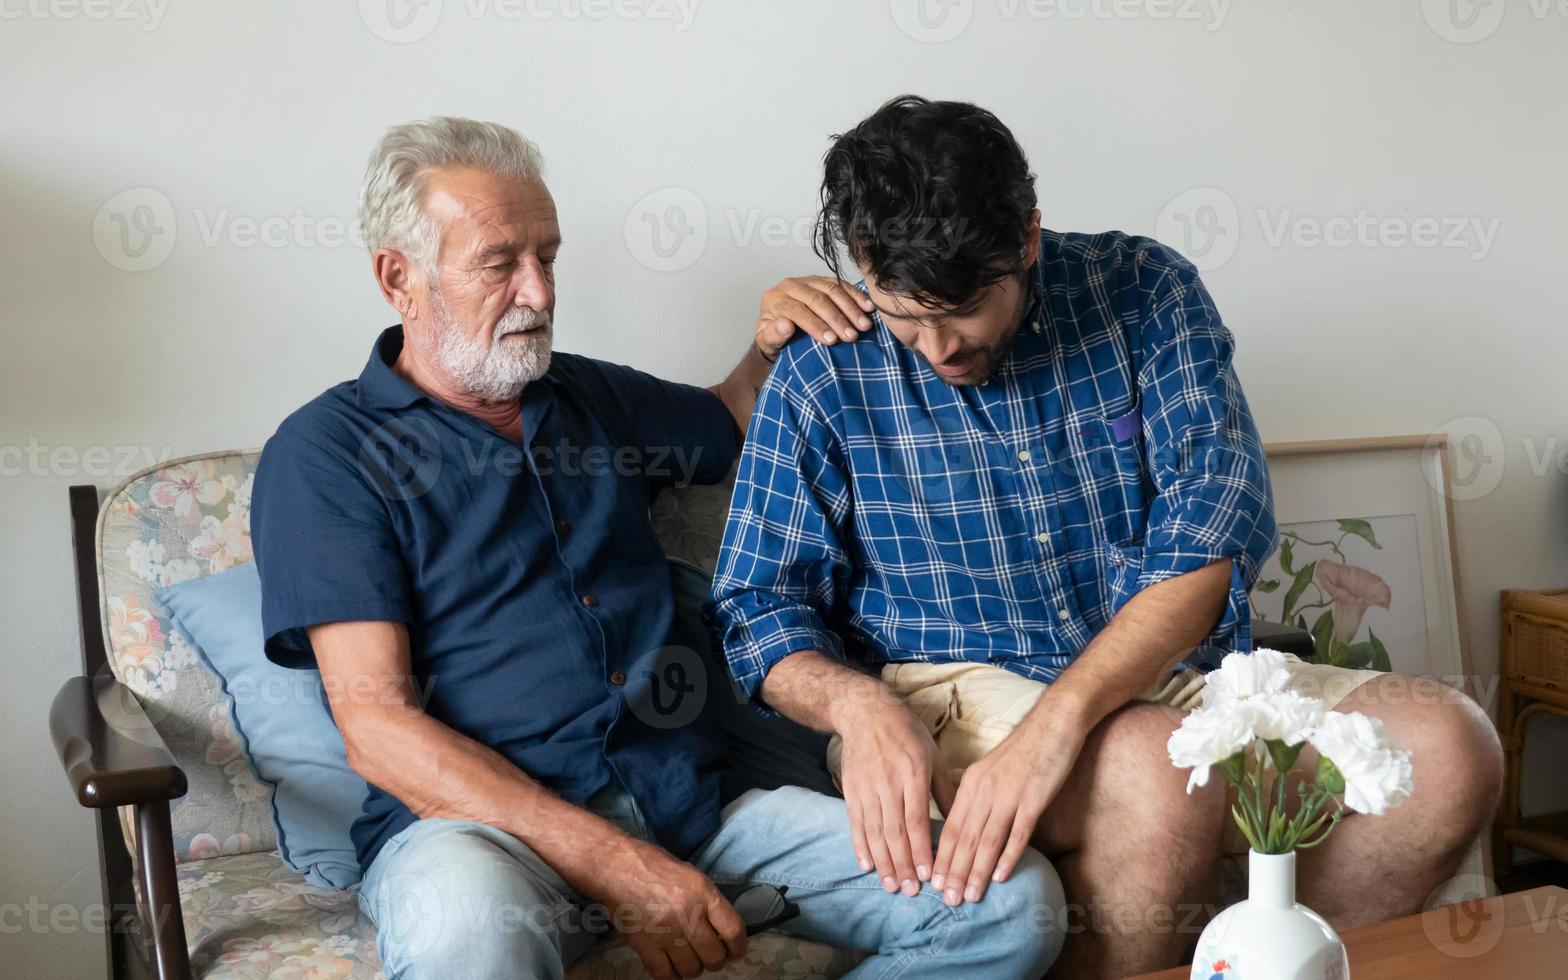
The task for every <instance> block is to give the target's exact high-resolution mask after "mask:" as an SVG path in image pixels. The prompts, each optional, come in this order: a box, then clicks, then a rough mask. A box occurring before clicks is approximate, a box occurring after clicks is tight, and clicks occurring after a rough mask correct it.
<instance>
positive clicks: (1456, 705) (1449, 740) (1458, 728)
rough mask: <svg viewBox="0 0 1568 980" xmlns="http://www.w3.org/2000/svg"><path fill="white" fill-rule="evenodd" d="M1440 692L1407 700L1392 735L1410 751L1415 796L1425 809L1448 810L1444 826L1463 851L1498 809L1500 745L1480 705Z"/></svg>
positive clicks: (1451, 691) (1445, 689)
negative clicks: (1458, 836) (1406, 708)
mask: <svg viewBox="0 0 1568 980" xmlns="http://www.w3.org/2000/svg"><path fill="white" fill-rule="evenodd" d="M1439 688H1440V690H1438V691H1437V692H1436V694H1435V695H1434V696H1431V697H1426V698H1412V707H1411V709H1410V710H1409V712H1408V717H1402V718H1401V719H1400V722H1399V723H1398V727H1397V729H1396V730H1395V731H1394V732H1393V733H1392V734H1393V736H1394V738H1395V739H1396V740H1398V741H1401V742H1403V743H1404V744H1405V747H1406V748H1408V749H1410V751H1411V762H1412V763H1413V765H1414V769H1415V771H1414V784H1415V787H1414V788H1415V793H1416V794H1417V795H1418V797H1419V798H1420V799H1421V800H1422V801H1424V805H1427V806H1439V807H1443V808H1445V809H1446V810H1447V812H1448V816H1449V819H1447V820H1445V821H1444V822H1445V823H1447V825H1449V826H1451V827H1453V828H1455V829H1456V830H1457V831H1462V832H1463V833H1462V836H1463V837H1464V838H1465V839H1464V840H1461V841H1457V842H1456V846H1459V847H1468V846H1469V843H1470V841H1469V838H1470V837H1473V836H1474V835H1475V834H1476V833H1479V831H1480V829H1481V827H1482V826H1483V825H1484V824H1485V823H1486V821H1487V820H1489V819H1490V818H1491V816H1492V814H1493V812H1494V811H1495V810H1496V808H1497V802H1498V799H1499V797H1500V795H1501V793H1502V780H1503V751H1502V745H1501V743H1500V742H1499V740H1498V737H1497V729H1496V728H1495V727H1493V725H1492V722H1491V719H1489V718H1488V717H1487V716H1486V712H1484V711H1482V710H1481V707H1480V706H1479V705H1477V704H1476V703H1475V702H1474V701H1472V700H1471V699H1470V698H1469V697H1467V696H1465V695H1464V694H1462V693H1460V692H1459V691H1456V690H1454V689H1453V688H1451V687H1448V686H1446V685H1439ZM1402 714H1403V713H1402ZM1423 783H1425V784H1426V785H1425V786H1423V785H1422V784H1423Z"/></svg>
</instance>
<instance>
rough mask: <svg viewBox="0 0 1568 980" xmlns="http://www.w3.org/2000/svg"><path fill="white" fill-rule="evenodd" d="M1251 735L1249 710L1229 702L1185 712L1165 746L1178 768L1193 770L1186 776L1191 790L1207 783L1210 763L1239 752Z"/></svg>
mask: <svg viewBox="0 0 1568 980" xmlns="http://www.w3.org/2000/svg"><path fill="white" fill-rule="evenodd" d="M1254 737H1255V734H1254V732H1253V730H1252V715H1251V713H1250V712H1248V711H1245V710H1242V709H1241V707H1240V706H1239V705H1238V704H1236V703H1234V702H1231V703H1226V704H1219V705H1215V706H1214V707H1203V708H1199V709H1197V710H1196V711H1191V712H1188V714H1187V717H1185V718H1183V719H1182V720H1181V725H1180V726H1179V727H1178V728H1177V729H1176V730H1175V731H1174V732H1171V737H1170V741H1168V742H1166V744H1165V748H1166V751H1168V752H1169V753H1170V756H1171V762H1172V763H1173V764H1174V765H1175V766H1176V767H1177V768H1180V769H1191V770H1192V775H1191V776H1189V777H1187V792H1189V793H1191V792H1192V790H1193V787H1195V786H1207V785H1208V783H1209V767H1210V766H1212V765H1215V764H1216V763H1220V762H1224V761H1225V760H1226V759H1229V758H1230V757H1231V756H1233V755H1235V754H1236V753H1237V752H1240V751H1241V750H1242V749H1244V748H1246V747H1247V744H1248V743H1249V742H1251V741H1252V740H1253V738H1254Z"/></svg>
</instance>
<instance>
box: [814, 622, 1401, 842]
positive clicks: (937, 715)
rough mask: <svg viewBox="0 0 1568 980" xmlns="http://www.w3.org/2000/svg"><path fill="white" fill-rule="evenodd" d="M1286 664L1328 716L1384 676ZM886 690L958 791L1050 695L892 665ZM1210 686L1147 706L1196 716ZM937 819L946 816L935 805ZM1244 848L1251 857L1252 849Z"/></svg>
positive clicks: (1193, 685)
mask: <svg viewBox="0 0 1568 980" xmlns="http://www.w3.org/2000/svg"><path fill="white" fill-rule="evenodd" d="M1285 661H1286V663H1285V666H1286V667H1287V668H1288V669H1289V670H1290V684H1289V686H1288V688H1287V689H1288V690H1292V691H1298V692H1300V693H1302V694H1306V695H1309V696H1311V697H1315V698H1318V699H1320V700H1322V701H1323V703H1324V705H1325V706H1326V707H1328V708H1333V707H1335V706H1336V705H1338V704H1339V703H1340V702H1341V701H1343V700H1344V699H1345V698H1346V697H1347V696H1348V695H1349V694H1350V692H1351V691H1353V690H1355V689H1356V688H1357V687H1359V686H1360V685H1362V684H1364V683H1366V682H1367V681H1369V680H1372V679H1373V678H1375V677H1377V676H1379V672H1378V671H1375V670H1351V669H1349V668H1346V667H1332V666H1329V665H1328V664H1314V663H1308V662H1306V661H1304V660H1301V659H1299V658H1297V657H1296V656H1294V655H1292V654H1288V653H1287V654H1285ZM882 682H883V683H884V684H886V685H887V686H888V687H889V688H891V689H892V690H893V693H895V694H897V695H898V696H899V697H900V698H902V699H903V701H904V703H905V704H907V705H908V706H909V709H910V710H911V711H912V712H913V713H914V715H915V717H916V718H918V719H920V722H921V724H923V725H925V726H926V730H927V731H929V732H930V733H931V737H932V738H933V739H935V740H936V746H937V750H938V751H940V752H941V753H942V758H943V760H944V761H946V762H947V765H948V768H949V771H950V772H951V773H952V776H953V782H954V783H955V784H956V783H957V782H958V781H959V780H960V779H962V778H963V774H964V770H965V769H967V768H969V766H971V765H973V764H974V763H975V762H977V761H978V760H979V759H980V758H981V757H982V756H984V755H985V754H986V753H988V752H990V751H991V750H992V749H994V748H996V746H997V745H998V744H1000V743H1001V741H1002V739H1004V738H1006V737H1007V736H1008V733H1010V732H1011V731H1012V730H1013V729H1014V728H1016V727H1017V726H1018V723H1019V722H1021V721H1023V719H1024V716H1025V715H1027V714H1028V713H1029V710H1030V709H1031V708H1033V707H1034V704H1035V702H1036V701H1038V700H1039V699H1040V695H1041V694H1043V693H1045V688H1046V685H1045V684H1043V683H1041V682H1040V681H1034V680H1030V679H1029V678H1027V677H1023V676H1021V675H1019V674H1015V673H1013V672H1012V671H1010V670H1007V669H1005V668H1002V667H996V666H993V665H991V664H971V663H942V664H928V663H900V664H888V665H887V666H885V667H883V668H882ZM1203 684H1204V675H1203V674H1201V673H1199V672H1198V671H1196V670H1190V669H1185V670H1181V671H1178V672H1176V673H1174V674H1172V675H1171V676H1170V677H1169V678H1167V679H1166V680H1165V681H1164V682H1163V683H1161V684H1157V685H1155V686H1154V687H1152V688H1150V689H1149V690H1148V691H1146V692H1144V695H1143V698H1142V700H1144V701H1152V702H1155V703H1157V704H1165V705H1170V706H1171V707H1174V708H1178V709H1180V710H1182V711H1191V710H1192V709H1193V708H1196V707H1197V706H1198V705H1199V703H1200V702H1201V701H1202V697H1203ZM842 760H843V742H842V740H840V739H839V737H838V736H836V735H835V736H834V737H833V740H832V741H831V742H830V743H828V770H829V771H830V772H831V773H832V774H833V780H834V782H838V779H839V772H840V770H841V769H842ZM931 815H932V817H934V818H940V816H941V813H940V811H938V810H937V809H936V804H935V803H934V802H933V803H932V805H931ZM1239 836H1240V835H1239V834H1238V835H1237V837H1238V838H1239ZM1241 846H1242V848H1243V849H1245V847H1246V844H1245V842H1243V843H1242V845H1241Z"/></svg>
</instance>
